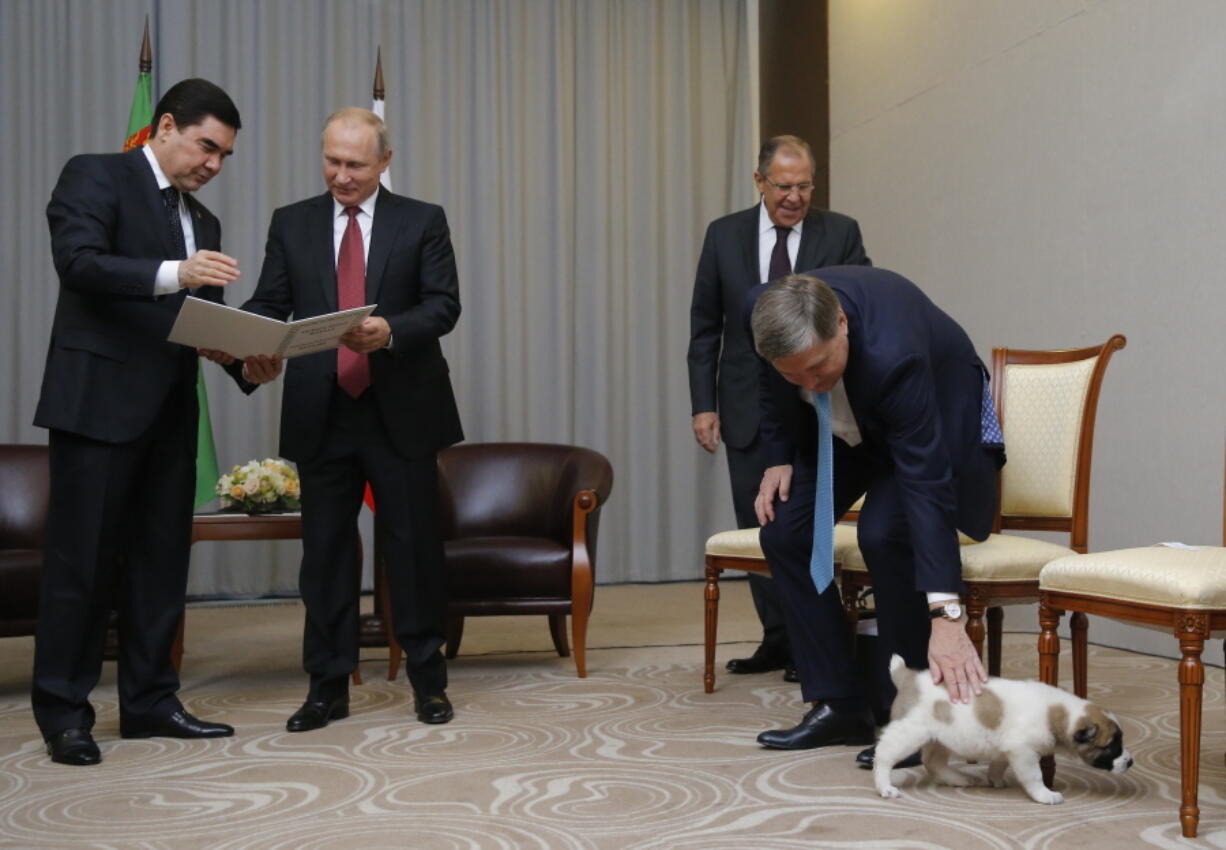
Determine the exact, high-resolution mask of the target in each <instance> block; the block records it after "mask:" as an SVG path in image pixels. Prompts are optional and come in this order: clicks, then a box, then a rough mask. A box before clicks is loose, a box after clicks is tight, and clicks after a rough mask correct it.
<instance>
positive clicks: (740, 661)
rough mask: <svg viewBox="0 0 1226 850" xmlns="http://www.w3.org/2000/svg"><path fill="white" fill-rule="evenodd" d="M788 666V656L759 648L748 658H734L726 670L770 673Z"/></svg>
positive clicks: (731, 671) (730, 671) (726, 666)
mask: <svg viewBox="0 0 1226 850" xmlns="http://www.w3.org/2000/svg"><path fill="white" fill-rule="evenodd" d="M787 666H789V662H788V657H787V656H786V655H784V654H782V653H780V652H775V651H774V650H771V649H767V648H765V647H763V646H759V647H758V648H757V649H756V650H754V653H753V655H751V656H749V657H748V658H733V659H732V660H731V661H729V662H728V663H727V664H726V665H725V666H724V669H725V670H727V671H728V672H729V673H769V672H770V671H772V670H782V669H783V668H785V667H787Z"/></svg>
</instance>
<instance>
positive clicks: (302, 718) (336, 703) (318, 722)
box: [285, 694, 349, 732]
mask: <svg viewBox="0 0 1226 850" xmlns="http://www.w3.org/2000/svg"><path fill="white" fill-rule="evenodd" d="M348 716H349V696H348V694H346V695H345V696H343V697H337V698H336V699H334V700H326V699H309V700H307V701H306V702H304V703H303V704H302V708H300V709H298V710H297V711H295V712H294V713H293V714H291V715H290V716H289V720H287V721H285V731H286V732H310V731H311V730H312V729H322V728H324V727H325V726H327V725H328V721H329V720H343V719H344V718H346V717H348Z"/></svg>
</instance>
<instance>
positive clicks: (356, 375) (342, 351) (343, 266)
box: [336, 207, 370, 398]
mask: <svg viewBox="0 0 1226 850" xmlns="http://www.w3.org/2000/svg"><path fill="white" fill-rule="evenodd" d="M360 211H361V210H359V208H358V207H345V214H346V215H347V216H349V224H347V225H346V226H345V235H344V236H342V237H341V250H340V254H339V255H338V256H337V258H336V307H337V309H338V310H349V309H352V308H354V307H361V306H363V305H364V304H365V303H366V258H365V256H364V254H365V252H364V251H363V249H362V228H361V227H359V226H358V213H359V212H360ZM336 383H337V384H339V385H340V388H341V389H342V390H344V391H345V392H347V393H349V395H351V396H353V397H354V398H357V397H358V396H360V395H361V394H362V392H363V391H364V390H365V389H366V388H367V387H369V386H370V362H369V361H368V360H367V359H366V355H365V354H358V353H357V352H356V351H350V350H349V349H348V348H345V346H343V345H342V346H341V347H340V348H338V349H337V350H336Z"/></svg>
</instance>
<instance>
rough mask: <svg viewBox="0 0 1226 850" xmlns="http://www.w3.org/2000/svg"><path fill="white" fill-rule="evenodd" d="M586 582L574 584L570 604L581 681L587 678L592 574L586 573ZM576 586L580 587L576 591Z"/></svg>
mask: <svg viewBox="0 0 1226 850" xmlns="http://www.w3.org/2000/svg"><path fill="white" fill-rule="evenodd" d="M585 578H586V581H584V580H583V578H582V577H581V579H580V581H579V582H572V591H571V594H572V595H571V602H570V628H571V637H572V639H573V640H572V643H573V645H574V652H575V672H576V673H577V674H578V676H579V678H580V679H586V678H587V618H588V615H589V614H591V613H592V574H591V573H590V572H589V573H586V575H585ZM575 584H579V585H580V586H579V587H578V588H577V589H576V588H575V587H574V585H575Z"/></svg>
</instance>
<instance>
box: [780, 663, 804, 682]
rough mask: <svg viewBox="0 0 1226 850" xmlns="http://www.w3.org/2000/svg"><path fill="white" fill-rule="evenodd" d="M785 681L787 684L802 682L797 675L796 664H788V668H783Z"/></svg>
mask: <svg viewBox="0 0 1226 850" xmlns="http://www.w3.org/2000/svg"><path fill="white" fill-rule="evenodd" d="M783 681H785V682H799V681H800V676H799V675H797V673H796V665H795V664H788V665H787V666H786V667H784V668H783Z"/></svg>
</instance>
